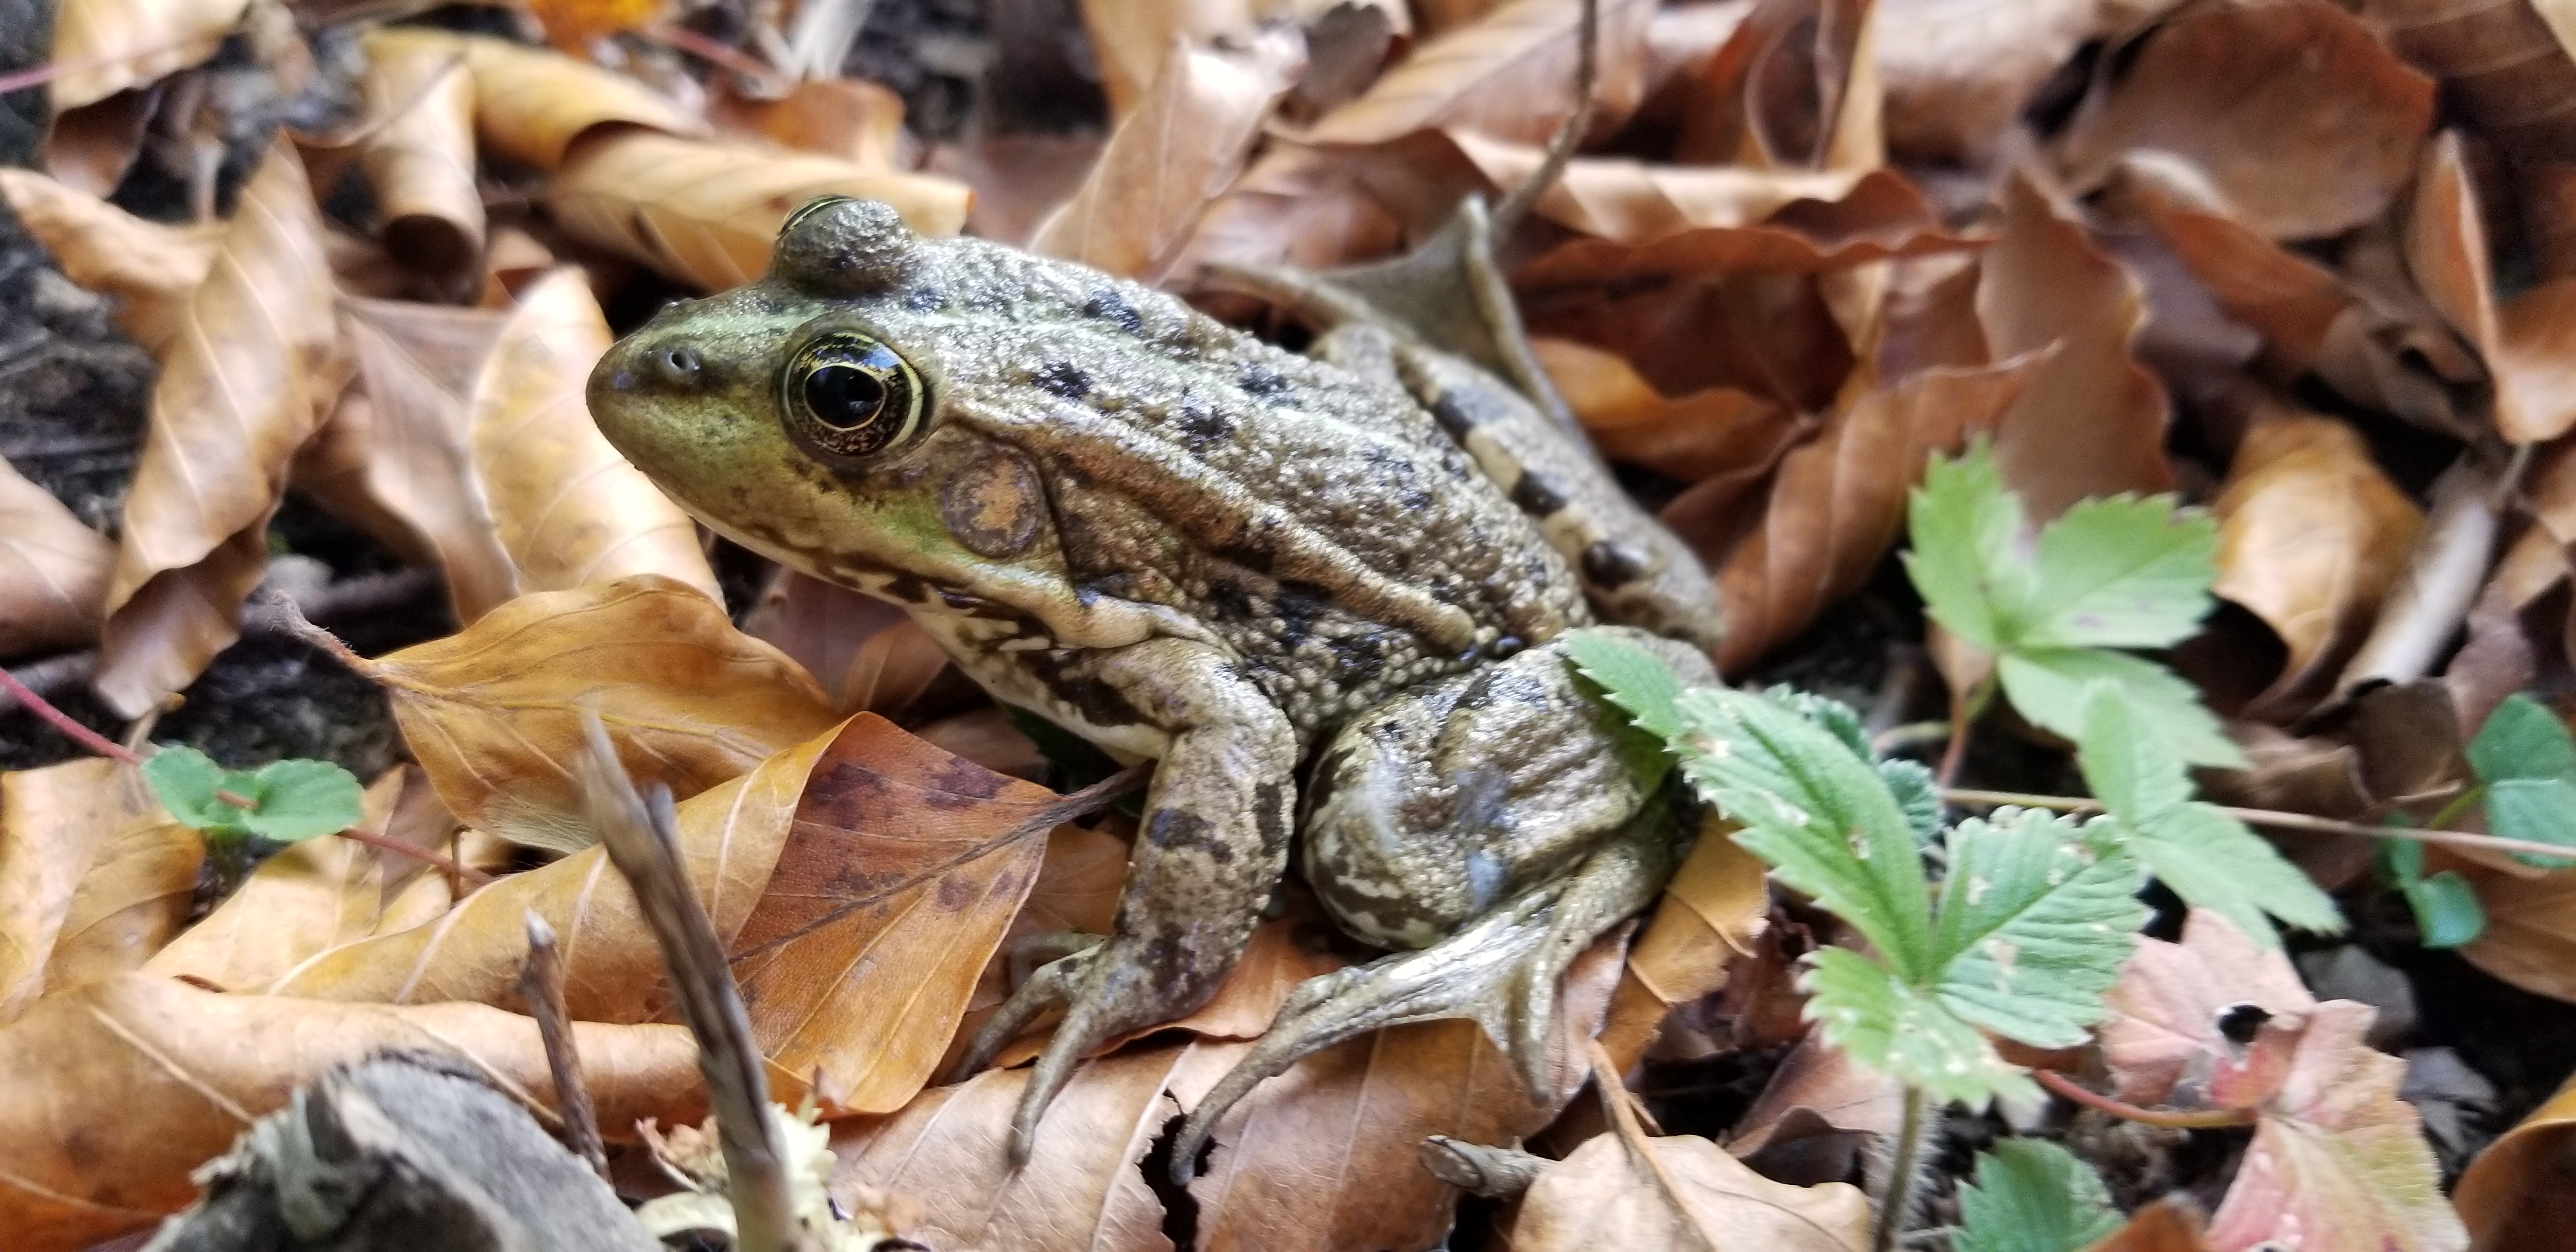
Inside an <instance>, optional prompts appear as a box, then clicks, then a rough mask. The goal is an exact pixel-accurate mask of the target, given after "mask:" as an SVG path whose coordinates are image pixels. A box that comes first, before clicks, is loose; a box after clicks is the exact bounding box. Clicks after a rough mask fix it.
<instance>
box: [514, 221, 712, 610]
mask: <svg viewBox="0 0 2576 1252" xmlns="http://www.w3.org/2000/svg"><path fill="white" fill-rule="evenodd" d="M608 343H609V334H608V323H607V321H606V320H605V319H604V318H602V317H601V316H600V312H599V302H598V301H597V300H594V299H592V298H591V294H590V283H589V281H588V280H587V279H585V278H584V277H583V275H582V272H581V271H580V270H578V269H574V268H571V267H566V268H563V269H558V270H556V271H555V272H554V273H552V274H550V275H548V276H546V277H545V278H543V279H540V280H538V281H537V283H536V285H534V286H532V287H530V288H528V289H527V291H526V292H525V293H524V294H522V295H521V296H520V297H519V307H518V308H517V309H516V310H514V311H513V312H512V313H511V315H510V319H509V321H508V322H506V323H505V324H503V326H502V327H501V331H500V347H499V350H498V351H496V352H494V353H493V354H492V355H491V357H490V358H489V359H488V360H487V361H486V362H485V364H484V366H483V371H482V374H481V375H480V376H479V377H478V378H476V379H475V381H474V390H473V393H472V395H471V397H470V398H469V399H468V400H467V402H466V412H465V429H466V432H467V437H468V438H469V439H470V440H471V441H472V445H473V453H474V468H475V470H476V474H477V476H478V477H479V478H480V479H481V481H482V484H483V489H484V491H485V492H486V493H487V496H488V499H489V501H490V505H491V510H492V519H493V523H494V525H495V527H496V528H497V530H498V531H499V534H500V538H501V546H502V547H503V548H504V549H507V550H508V552H509V554H510V558H511V561H512V563H513V564H515V565H516V566H517V567H518V589H519V590H520V591H523V592H527V591H563V590H568V589H570V588H574V587H580V586H584V585H587V584H594V583H605V582H613V581H615V580H618V579H621V578H627V577H630V576H634V575H639V574H660V575H663V576H665V577H669V578H673V579H677V580H678V581H680V582H683V583H686V584H688V585H689V586H691V587H695V588H697V589H698V590H699V591H700V592H702V593H704V594H705V595H706V596H707V597H708V598H710V599H712V600H714V601H716V602H717V603H719V604H721V603H723V600H724V593H723V591H722V590H721V589H719V588H718V587H717V586H716V577H715V572H714V571H713V570H711V569H709V568H708V567H707V558H706V554H705V552H704V551H703V550H701V549H700V548H699V546H698V528H697V524H696V523H694V522H692V521H690V520H689V517H688V515H687V514H685V513H682V512H681V511H680V507H679V506H678V505H675V504H673V503H671V500H670V497H668V496H665V495H663V494H662V490H661V488H659V487H656V486H654V485H653V482H652V480H651V479H648V478H646V477H644V475H643V473H642V472H641V471H639V470H637V469H636V468H635V467H634V466H632V465H629V464H627V463H626V458H624V457H622V456H619V455H618V454H617V449H615V448H612V447H610V446H608V440H607V438H606V437H604V436H602V435H601V434H600V433H599V427H598V426H597V425H595V424H593V423H592V422H591V420H590V407H589V404H588V402H587V401H586V400H584V398H583V394H582V392H583V389H584V388H585V387H586V386H588V384H589V382H590V369H591V366H593V365H595V364H597V363H598V361H599V356H600V354H601V353H603V352H606V351H607V350H608Z"/></svg>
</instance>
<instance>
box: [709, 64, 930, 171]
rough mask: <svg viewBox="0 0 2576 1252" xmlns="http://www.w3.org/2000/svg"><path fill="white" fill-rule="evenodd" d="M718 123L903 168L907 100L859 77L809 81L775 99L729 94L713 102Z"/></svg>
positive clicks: (872, 165) (862, 162) (860, 161)
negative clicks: (757, 98) (756, 98)
mask: <svg viewBox="0 0 2576 1252" xmlns="http://www.w3.org/2000/svg"><path fill="white" fill-rule="evenodd" d="M711 106H712V107H713V108H715V109H716V110H717V112H716V119H717V121H718V123H719V124H721V125H723V126H724V127H726V128H727V129H729V130H732V131H735V132H737V133H742V134H753V135H765V136H767V137H769V138H770V139H772V140H775V141H776V142H779V143H783V144H785V145H787V146H788V147H790V148H796V149H800V150H802V151H806V152H819V153H821V154H823V155H824V156H828V157H838V158H839V159H841V160H844V161H848V162H850V163H852V164H854V165H858V166H862V167H865V168H867V169H881V170H891V169H901V168H903V166H904V160H903V154H904V142H905V140H904V133H903V97H902V96H899V95H896V94H895V92H894V89H893V88H890V87H887V86H885V85H883V84H881V83H872V82H868V81H866V80H865V79H858V78H824V79H807V80H805V81H803V82H800V83H797V84H796V85H795V86H793V87H790V88H788V90H787V94H786V95H785V96H784V97H781V98H780V99H776V100H754V99H748V98H746V97H744V96H741V95H738V94H735V93H733V92H731V91H727V92H725V93H724V94H721V95H719V96H717V97H715V99H714V100H713V101H712V102H711Z"/></svg>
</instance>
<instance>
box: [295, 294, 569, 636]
mask: <svg viewBox="0 0 2576 1252" xmlns="http://www.w3.org/2000/svg"><path fill="white" fill-rule="evenodd" d="M340 314H341V323H340V329H341V335H342V339H343V342H345V343H346V344H347V345H348V347H349V352H350V355H351V356H352V357H353V358H354V359H355V360H356V362H357V367H358V372H357V378H356V381H355V384H354V385H353V386H351V387H350V388H349V390H348V391H347V392H345V393H343V394H342V396H341V398H340V403H339V405H338V406H336V407H335V408H334V409H333V410H332V414H331V419H330V421H328V422H327V423H325V424H324V425H323V427H322V430H321V431H320V432H319V433H318V434H316V435H315V436H314V438H313V442H311V443H309V444H306V445H305V448H304V451H303V452H302V453H301V454H300V455H299V456H298V457H297V458H296V463H295V485H296V487H297V489H298V490H301V491H302V492H304V493H305V494H306V495H308V496H311V497H313V498H314V499H316V500H319V501H320V502H321V503H322V504H323V505H324V506H325V507H327V508H329V509H331V510H332V511H333V512H335V513H337V514H339V515H340V516H341V517H343V518H347V519H349V520H350V521H352V522H355V523H357V524H358V525H360V526H362V527H364V528H365V529H366V530H367V531H368V532H369V533H371V534H373V535H375V536H376V538H377V539H378V540H379V541H381V542H383V543H385V544H386V545H387V546H389V547H392V548H393V549H394V550H396V551H398V552H402V553H404V554H405V555H407V556H410V557H412V558H413V559H415V560H417V561H420V562H422V563H424V564H426V563H430V562H435V563H436V564H437V566H438V568H439V573H440V574H441V576H442V578H443V580H444V582H445V583H446V586H447V595H448V602H449V605H450V606H451V607H452V608H453V609H454V610H455V612H456V620H457V621H459V622H462V623H469V624H470V623H471V622H473V621H474V619H476V618H478V617H481V616H482V615H483V614H485V613H487V612H489V611H491V610H492V609H493V608H494V607H495V606H497V605H499V604H501V603H502V602H503V601H506V600H508V599H510V598H511V597H512V596H515V595H517V594H518V593H519V577H518V567H517V566H516V565H514V564H513V563H512V562H511V560H510V554H509V552H508V550H506V549H505V548H503V547H502V546H501V537H500V534H499V532H498V530H497V529H496V527H495V523H494V521H493V519H492V506H491V503H490V501H489V500H487V499H486V498H485V496H484V489H483V482H482V480H481V478H480V477H479V476H478V475H477V474H476V473H475V468H474V462H473V455H472V452H471V450H470V449H469V448H468V446H467V442H466V426H465V403H466V396H467V394H468V393H469V392H470V391H471V390H472V389H473V386H474V378H475V375H476V374H477V372H478V371H479V370H480V369H481V368H482V366H483V363H484V361H485V359H486V358H488V357H489V356H490V355H491V352H492V347H493V345H494V344H495V343H497V342H498V341H499V338H500V334H501V330H502V327H503V326H504V324H505V322H506V320H507V319H506V318H505V316H504V315H503V314H501V313H498V312H494V311H491V310H487V309H460V308H451V307H447V306H444V305H434V304H412V303H406V302H401V301H393V300H368V299H363V298H358V297H349V298H345V299H343V300H342V301H341V304H340Z"/></svg>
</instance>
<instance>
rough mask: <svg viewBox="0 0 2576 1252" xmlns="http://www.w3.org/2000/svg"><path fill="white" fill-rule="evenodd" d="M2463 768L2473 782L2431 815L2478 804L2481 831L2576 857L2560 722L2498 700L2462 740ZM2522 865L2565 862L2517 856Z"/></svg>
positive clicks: (2521, 703)
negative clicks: (2483, 813) (2482, 809)
mask: <svg viewBox="0 0 2576 1252" xmlns="http://www.w3.org/2000/svg"><path fill="white" fill-rule="evenodd" d="M2467 756H2468V759H2469V770H2470V772H2471V773H2474V774H2476V775H2477V779H2478V785H2477V786H2476V787H2475V788H2473V789H2472V790H2470V791H2469V792H2468V793H2467V794H2465V795H2463V796H2461V797H2460V798H2459V799H2458V800H2456V801H2453V802H2452V804H2451V806H2450V810H2449V811H2446V812H2445V813H2444V814H2443V815H2442V816H2441V817H2436V818H2435V819H2434V820H2433V824H2434V825H2436V826H2440V825H2442V824H2443V819H2444V818H2447V817H2449V816H2451V813H2452V812H2456V811H2457V810H2458V809H2460V808H2462V807H2465V806H2466V805H2467V804H2468V803H2469V802H2471V801H2473V800H2483V801H2484V802H2485V804H2486V810H2487V833H2488V834H2492V835H2502V836H2504V837H2505V838H2507V839H2529V840H2531V841H2533V842H2535V843H2555V844H2562V845H2565V846H2566V847H2567V848H2568V849H2569V853H2570V855H2571V856H2576V740H2571V739H2570V738H2569V737H2568V734H2567V723H2565V722H2563V721H2561V720H2559V717H2558V715H2557V714H2556V713H2552V712H2550V711H2549V706H2547V705H2545V704H2542V703H2541V702H2540V701H2538V700H2534V699H2532V698H2531V697H2530V696H2527V695H2521V694H2515V695H2510V696H2506V697H2505V699H2504V702H2503V703H2502V704H2499V705H2497V706H2496V709H2495V712H2493V713H2490V714H2488V715H2487V720H2486V724H2485V725H2483V726H2480V727H2478V733H2477V737H2476V738H2473V739H2471V740H2469V746H2468V752H2467ZM2521 859H2522V860H2523V861H2525V862H2527V863H2529V864H2532V865H2538V866H2543V867H2546V868H2550V869H2561V868H2565V867H2566V866H2567V864H2568V862H2567V861H2564V860H2558V859H2555V858H2551V857H2545V856H2532V855H2527V854H2525V855H2522V856H2521Z"/></svg>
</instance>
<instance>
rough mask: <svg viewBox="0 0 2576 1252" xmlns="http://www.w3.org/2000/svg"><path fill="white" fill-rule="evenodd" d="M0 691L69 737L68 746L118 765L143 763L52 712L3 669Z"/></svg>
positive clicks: (114, 743) (68, 717)
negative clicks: (76, 747) (91, 753)
mask: <svg viewBox="0 0 2576 1252" xmlns="http://www.w3.org/2000/svg"><path fill="white" fill-rule="evenodd" d="M0 688H7V689H8V692H9V694H10V695H13V696H16V697H18V703H20V704H23V705H26V706H27V709H28V711H29V712H32V713H34V714H35V715H36V716H38V717H41V718H43V719H45V721H46V722H47V723H49V724H50V725H52V726H53V728H54V729H56V730H59V731H61V732H63V733H64V734H65V735H68V736H70V738H71V740H72V742H74V743H77V744H79V745H80V746H82V747H84V748H87V749H89V750H90V751H92V752H95V753H97V754H99V755H100V756H103V757H106V758H107V759H109V760H111V761H121V762H124V763H125V764H127V765H141V764H142V763H143V758H142V757H139V756H136V755H134V754H133V753H131V752H128V751H126V750H125V745H124V744H121V743H118V742H117V741H115V740H113V739H110V738H108V737H106V736H105V735H102V734H100V733H98V732H97V731H95V730H91V729H90V728H89V727H87V726H83V725H81V724H80V723H79V722H76V721H73V720H72V717H71V714H69V713H65V712H63V711H62V710H61V709H58V708H55V707H54V706H53V705H52V704H51V703H50V702H48V701H47V700H46V699H45V698H44V697H43V696H40V695H37V694H36V693H35V692H33V691H29V690H28V689H27V685H26V684H25V683H22V682H19V681H18V680H17V679H15V678H13V677H11V676H10V675H9V671H7V670H5V669H0Z"/></svg>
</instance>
